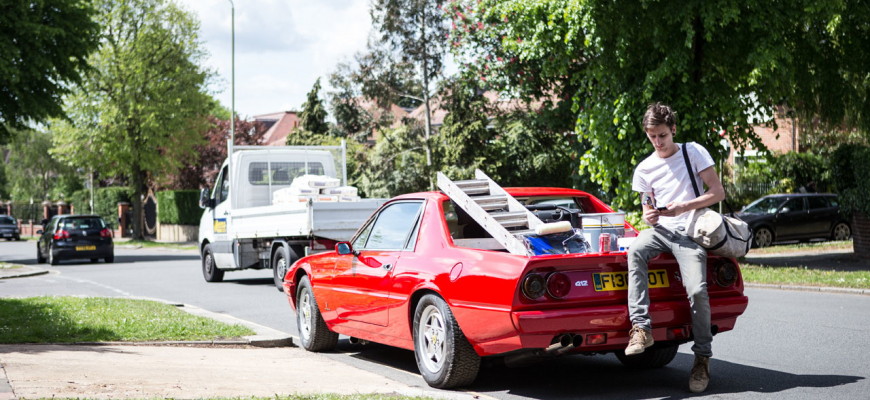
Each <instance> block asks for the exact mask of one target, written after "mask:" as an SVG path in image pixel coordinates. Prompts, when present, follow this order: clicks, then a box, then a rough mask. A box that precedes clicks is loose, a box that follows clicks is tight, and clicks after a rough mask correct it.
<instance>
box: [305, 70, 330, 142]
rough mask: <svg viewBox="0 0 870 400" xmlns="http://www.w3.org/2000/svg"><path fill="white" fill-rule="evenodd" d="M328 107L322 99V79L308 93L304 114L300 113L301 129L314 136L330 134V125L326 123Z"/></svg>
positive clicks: (318, 79)
mask: <svg viewBox="0 0 870 400" xmlns="http://www.w3.org/2000/svg"><path fill="white" fill-rule="evenodd" d="M326 115H327V112H326V106H324V104H323V100H321V99H320V78H317V80H316V81H315V82H314V87H312V88H311V91H310V92H308V98H307V100H306V101H305V103H303V104H302V112H300V113H299V128H300V129H297V130H303V131H306V132H310V133H312V134H317V135H322V134H325V133H327V132H329V124H327V123H326Z"/></svg>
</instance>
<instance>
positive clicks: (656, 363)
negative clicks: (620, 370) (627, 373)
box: [616, 345, 679, 369]
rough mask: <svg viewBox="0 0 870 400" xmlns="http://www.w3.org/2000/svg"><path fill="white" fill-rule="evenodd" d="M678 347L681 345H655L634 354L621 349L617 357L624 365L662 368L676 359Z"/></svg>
mask: <svg viewBox="0 0 870 400" xmlns="http://www.w3.org/2000/svg"><path fill="white" fill-rule="evenodd" d="M678 349H679V346H675V345H669V346H663V347H656V346H653V347H650V348H648V349H646V350H644V352H643V353H640V354H636V355H633V356H627V355H625V351H624V350H619V351H617V352H616V358H618V359H619V362H621V363H622V365H625V366H626V367H629V368H644V369H645V368H661V367H664V366H665V365H668V364H670V363H671V361H674V357H676V356H677V350H678Z"/></svg>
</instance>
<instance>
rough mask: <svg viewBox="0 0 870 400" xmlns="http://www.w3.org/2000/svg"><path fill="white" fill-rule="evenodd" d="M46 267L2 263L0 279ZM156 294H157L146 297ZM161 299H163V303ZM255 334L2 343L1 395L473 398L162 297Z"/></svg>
mask: <svg viewBox="0 0 870 400" xmlns="http://www.w3.org/2000/svg"><path fill="white" fill-rule="evenodd" d="M48 272H49V271H48V270H46V269H44V268H40V267H36V266H29V265H22V266H20V267H19V268H11V269H10V268H0V279H12V278H25V277H27V276H34V275H40V274H45V273H48ZM746 286H747V287H761V288H767V289H784V290H809V291H821V292H839V293H850V294H860V295H870V289H845V288H827V287H813V286H794V285H759V284H746ZM149 300H158V301H162V300H159V299H149ZM164 302H165V301H164ZM167 303H168V304H173V305H175V306H177V307H179V309H180V310H184V311H186V312H189V313H192V314H195V315H199V316H204V317H208V318H213V319H216V320H219V321H222V322H225V323H229V324H242V325H245V326H248V327H249V328H251V329H252V330H253V331H254V332H255V333H256V335H253V336H247V337H244V338H242V339H241V340H236V341H200V342H158V343H145V344H141V343H140V344H131V343H124V342H113V343H79V344H65V345H60V344H24V345H21V344H17V345H0V400H17V399H18V398H28V399H30V398H83V397H87V398H96V399H126V398H139V399H141V398H208V397H249V396H262V397H271V396H275V395H291V394H319V393H335V394H383V395H396V394H398V395H406V396H428V397H433V398H448V399H456V400H473V399H479V398H480V397H488V396H482V395H479V394H477V393H473V392H449V391H441V390H436V389H432V388H430V387H428V386H426V385H425V384H422V381H421V385H420V386H411V385H407V384H404V383H399V382H397V381H394V380H391V379H388V378H386V377H383V376H381V375H378V374H374V373H371V372H368V371H365V370H362V369H358V368H356V367H353V366H350V365H348V364H345V363H341V362H338V361H334V360H331V359H329V358H327V357H324V356H321V355H319V354H316V353H310V352H308V351H306V350H304V349H302V348H299V347H295V346H294V343H298V339H297V338H295V337H293V336H292V335H289V334H287V333H284V332H280V331H277V330H274V329H271V328H268V327H265V326H262V325H258V324H255V323H253V322H249V321H245V320H241V319H238V318H235V317H233V316H230V315H227V314H219V313H213V312H210V311H208V310H205V309H202V308H199V307H196V306H191V305H187V304H178V303H171V302H167Z"/></svg>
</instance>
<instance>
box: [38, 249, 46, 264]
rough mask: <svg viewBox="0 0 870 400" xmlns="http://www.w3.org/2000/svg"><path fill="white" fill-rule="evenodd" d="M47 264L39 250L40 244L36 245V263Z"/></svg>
mask: <svg viewBox="0 0 870 400" xmlns="http://www.w3.org/2000/svg"><path fill="white" fill-rule="evenodd" d="M44 262H45V257H43V256H42V251H40V250H39V244H37V245H36V263H37V264H42V263H44Z"/></svg>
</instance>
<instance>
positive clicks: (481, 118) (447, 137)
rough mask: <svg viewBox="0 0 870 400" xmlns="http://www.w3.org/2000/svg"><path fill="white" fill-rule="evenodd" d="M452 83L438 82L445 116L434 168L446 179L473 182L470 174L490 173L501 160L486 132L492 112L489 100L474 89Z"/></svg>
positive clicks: (491, 134) (492, 133)
mask: <svg viewBox="0 0 870 400" xmlns="http://www.w3.org/2000/svg"><path fill="white" fill-rule="evenodd" d="M463 83H464V82H463V81H461V80H456V79H449V80H445V81H444V82H442V85H441V88H442V90H440V92H441V93H442V95H441V102H440V103H441V108H442V109H444V111H446V112H447V115H446V116H445V117H444V121H443V122H442V125H441V129H439V130H438V136H437V137H436V138H435V140H434V141H435V142H437V143H438V146H433V147H437V148H438V151H436V152H435V160H436V166H437V167H438V168H439V169H440V171H441V172H443V173H444V174H445V175H447V176H448V177H450V179H473V178H474V170H475V169H481V170H483V171H486V172H490V171H491V170H492V169H495V168H496V167H498V166H499V165H500V164H501V163H502V162H504V161H505V160H504V159H503V158H500V157H497V155H498V152H494V151H493V150H494V148H493V147H492V146H491V143H492V142H493V141H494V140H495V138H496V135H497V133H496V131H495V129H491V128H490V126H489V125H490V115H492V114H493V113H494V112H495V107H493V106H492V105H491V104H490V102H489V100H488V99H487V98H486V97H484V96H483V93H481V92H479V91H477V90H475V88H474V87H470V86H468V85H465V84H463Z"/></svg>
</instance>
